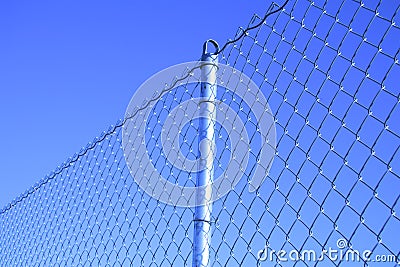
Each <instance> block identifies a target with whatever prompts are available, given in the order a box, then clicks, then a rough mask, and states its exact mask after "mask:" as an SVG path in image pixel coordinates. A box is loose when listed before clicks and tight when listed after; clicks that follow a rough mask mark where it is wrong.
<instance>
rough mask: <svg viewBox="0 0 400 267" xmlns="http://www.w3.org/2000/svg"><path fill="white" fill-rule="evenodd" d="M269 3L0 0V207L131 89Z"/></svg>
mask: <svg viewBox="0 0 400 267" xmlns="http://www.w3.org/2000/svg"><path fill="white" fill-rule="evenodd" d="M269 4H270V1H252V2H246V1H211V0H206V1H192V2H190V3H189V2H186V1H168V2H167V1H157V2H156V1H136V2H133V1H116V2H110V1H34V2H32V1H12V2H9V1H7V2H1V3H0V34H1V39H2V41H1V42H0V114H1V115H0V125H1V126H0V129H1V130H0V140H1V142H0V144H1V146H0V151H1V154H0V183H1V186H0V206H1V207H4V206H5V205H6V204H7V203H8V202H10V201H11V200H13V199H14V198H15V197H17V196H18V195H19V194H20V193H22V192H24V191H25V190H26V189H27V188H29V187H30V186H32V185H33V184H34V183H35V182H37V181H38V180H40V179H41V178H43V177H44V176H45V175H46V174H48V173H49V172H50V171H52V170H54V169H55V168H56V167H57V166H58V165H60V164H62V163H63V162H64V161H65V160H66V159H67V158H68V157H70V156H72V155H73V154H74V153H75V152H77V151H79V149H80V148H81V147H82V146H85V145H86V144H87V142H89V141H91V140H92V139H93V138H94V137H95V136H98V135H99V134H100V133H101V132H102V131H104V130H106V129H107V128H108V126H109V125H110V124H114V123H115V121H116V120H117V119H119V118H122V117H123V114H124V111H125V109H126V106H127V105H128V103H129V100H130V98H131V96H132V95H133V93H134V92H135V89H136V88H137V87H138V86H140V84H141V83H142V82H143V81H145V80H146V79H147V78H148V77H150V76H151V75H153V74H154V73H156V72H157V71H160V70H161V69H163V68H165V67H168V66H170V65H174V64H177V63H181V62H185V61H192V60H197V59H198V58H199V57H200V55H201V47H202V44H203V42H204V41H205V40H206V39H208V38H213V39H215V40H217V41H218V42H219V43H220V44H223V43H224V42H225V41H226V40H227V39H228V38H232V37H233V36H234V34H235V33H236V31H237V28H238V27H240V26H246V25H247V24H248V22H249V20H250V18H251V16H252V15H253V13H258V14H264V12H265V10H266V9H267V8H268V6H269Z"/></svg>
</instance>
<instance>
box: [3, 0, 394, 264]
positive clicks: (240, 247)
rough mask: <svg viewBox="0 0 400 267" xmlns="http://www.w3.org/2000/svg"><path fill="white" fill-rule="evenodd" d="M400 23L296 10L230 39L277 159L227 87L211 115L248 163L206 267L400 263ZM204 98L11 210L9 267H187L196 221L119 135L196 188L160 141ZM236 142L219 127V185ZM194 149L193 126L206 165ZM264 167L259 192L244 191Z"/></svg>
mask: <svg viewBox="0 0 400 267" xmlns="http://www.w3.org/2000/svg"><path fill="white" fill-rule="evenodd" d="M281 4H282V3H281ZM277 8H278V5H277V4H272V5H271V6H270V8H269V10H268V12H267V13H269V12H271V11H273V10H277ZM399 16H400V15H399V4H398V2H397V1H373V0H371V1H365V2H359V1H354V0H344V1H312V2H311V1H307V0H296V1H295V0H290V1H288V2H287V4H286V5H285V6H284V8H283V9H282V10H280V11H279V12H276V13H274V14H271V15H270V16H268V17H267V18H266V19H264V17H259V16H257V15H255V16H254V17H253V18H252V19H251V21H250V24H249V25H248V27H249V28H251V27H252V26H254V25H257V24H260V26H258V27H255V28H254V29H251V30H247V31H246V30H244V29H239V31H238V32H237V35H236V37H240V36H241V35H243V37H242V38H240V39H238V40H236V41H235V42H231V43H229V44H228V45H226V46H224V47H223V50H222V51H221V52H220V53H219V61H220V63H221V64H225V65H229V66H231V67H233V68H235V69H237V70H239V71H241V72H243V73H244V74H246V75H247V76H248V77H249V78H251V80H252V81H253V82H254V83H255V84H256V85H257V86H258V87H259V88H260V90H261V91H262V92H263V94H264V96H265V98H266V100H267V101H268V104H269V106H270V108H271V110H272V114H273V116H274V125H275V130H276V152H275V156H274V161H273V164H272V166H271V168H270V169H269V172H268V170H267V167H266V166H267V165H268V163H266V162H263V161H262V160H260V151H261V149H262V146H263V143H262V142H261V141H260V140H261V139H262V136H261V134H260V125H258V122H257V120H256V116H255V115H254V112H253V111H254V109H255V108H256V107H255V106H256V105H257V103H256V101H255V102H252V103H250V105H249V104H248V103H246V102H244V101H242V100H241V99H240V97H238V95H236V94H235V92H233V93H232V92H229V91H228V90H225V89H224V88H223V87H218V93H217V99H218V101H220V102H221V103H224V104H226V105H227V106H229V107H230V108H231V109H232V110H234V111H235V112H236V113H237V116H238V118H239V119H240V120H241V121H242V124H243V125H244V127H245V129H246V130H247V133H248V139H249V143H250V149H249V150H248V151H247V152H246V153H247V154H248V164H246V166H245V167H244V168H243V169H242V170H238V171H237V172H238V173H240V174H241V175H240V176H243V177H239V178H241V179H240V180H238V182H237V183H236V184H235V186H234V188H233V189H232V190H231V191H229V192H228V193H227V194H226V195H224V196H222V197H221V198H220V199H219V200H217V201H215V202H214V203H213V204H212V213H211V237H210V251H209V265H210V266H324V267H325V266H377V265H379V266H381V265H382V266H397V265H398V264H399V263H400V243H399V240H398V239H399V234H398V231H399V229H400V218H399V215H398V212H397V213H396V211H398V209H399V205H400V203H399V198H400V194H399V189H400V177H399V175H400V169H399V166H400V149H399V147H400V142H399V141H400V136H399V135H400V128H399V127H400V119H399V118H400V107H399V102H400V94H399V93H400V89H399V88H400V87H399V78H398V77H399V75H400V66H399V59H398V58H399V48H400V46H399V44H400V43H399V40H400V38H399V37H400V34H399V33H400V32H399V31H400V29H399V26H398V20H399ZM243 33H244V34H243ZM199 92H200V89H199V86H197V85H196V84H187V83H181V84H180V86H178V87H176V88H174V89H171V90H167V93H166V94H165V95H164V96H162V97H155V98H154V99H153V100H154V101H153V102H154V105H153V107H152V112H151V113H150V116H149V117H147V118H146V117H143V114H141V113H140V112H139V111H137V113H135V114H133V115H132V116H131V117H130V118H129V119H128V120H127V119H124V120H121V121H119V122H118V123H117V124H116V126H111V127H110V128H109V129H108V130H107V131H105V132H104V133H103V134H102V135H101V137H99V138H96V139H95V140H93V142H91V143H89V144H88V145H87V146H86V148H84V149H83V150H82V151H80V152H79V153H77V154H76V155H74V156H73V157H72V158H70V159H69V160H68V161H67V162H65V163H64V165H63V166H62V167H60V168H58V169H57V170H55V172H54V173H52V174H50V175H49V176H47V177H45V178H44V179H43V180H42V181H40V182H39V183H38V184H36V185H35V186H34V187H32V188H31V189H29V190H28V191H27V192H25V193H24V194H22V195H21V196H20V197H19V198H18V199H17V200H15V201H14V202H12V203H11V204H10V205H8V206H6V207H5V208H4V209H3V210H2V211H1V213H0V263H1V264H0V265H2V266H189V265H192V249H193V245H194V244H193V232H194V221H193V218H194V212H195V208H192V207H187V208H185V207H178V206H172V205H168V204H165V203H163V202H161V201H158V200H156V199H155V198H153V197H151V196H150V195H148V194H147V193H146V192H144V190H143V188H141V187H139V186H138V185H137V183H136V182H135V180H134V178H133V176H135V173H134V170H132V169H131V170H130V169H129V167H130V166H128V165H127V162H126V160H125V158H126V156H127V155H126V151H124V147H123V146H124V145H123V142H122V139H123V134H124V133H123V129H124V127H125V126H126V124H131V125H134V126H135V125H143V124H144V125H145V129H146V132H145V136H144V137H143V138H144V140H145V144H146V147H147V153H148V154H149V157H150V158H151V159H152V164H153V165H154V166H155V168H156V169H157V170H158V171H159V172H160V173H161V174H162V175H163V177H165V179H167V180H168V181H170V182H172V183H175V184H180V185H183V186H188V187H190V186H192V187H194V186H195V185H196V170H193V171H189V172H183V171H181V170H179V169H177V168H176V167H174V164H171V163H170V162H169V161H168V159H167V157H166V155H165V154H164V151H163V149H162V144H161V143H162V138H161V136H162V135H163V122H165V121H166V120H167V118H168V114H169V113H170V112H171V111H172V110H173V109H175V108H176V107H179V105H180V103H182V102H183V101H185V100H188V99H192V98H194V97H198V95H199ZM252 105H253V106H252ZM217 111H218V110H217ZM182 112H183V113H185V112H186V111H185V109H182ZM265 112H266V111H265ZM186 115H190V114H186ZM227 120H229V118H227ZM234 131H235V129H233V130H232V129H231V130H230V131H228V130H226V128H224V127H223V126H222V125H220V124H216V125H215V134H214V135H215V136H214V137H215V144H216V154H215V157H214V162H213V166H212V168H213V172H214V173H215V177H218V176H220V175H221V174H223V173H224V170H225V169H226V168H227V167H228V165H229V162H230V160H232V159H231V158H230V157H231V156H230V155H232V154H235V153H245V151H237V150H238V149H237V148H236V146H235V144H234V143H232V142H231V139H230V136H232V134H235V133H234ZM164 134H165V135H166V136H167V138H168V137H169V136H170V135H172V132H169V131H167V132H166V133H165V132H164ZM236 134H237V133H236ZM239 134H240V133H239ZM197 136H198V122H197V121H196V120H192V121H190V123H188V124H185V126H184V127H183V128H182V129H181V130H180V131H179V140H180V141H179V146H180V148H179V150H180V151H181V152H182V154H183V155H184V156H185V158H187V159H189V160H196V158H197V157H198V137H197ZM138 137H140V136H138V135H134V136H131V137H129V140H131V141H132V142H135V140H139V139H137V138H138ZM140 140H142V139H140ZM124 153H125V154H124ZM133 153H134V152H133ZM132 155H133V156H134V157H135V158H138V159H139V161H140V160H141V158H142V157H145V155H142V154H139V153H136V154H135V153H134V154H132ZM233 159H234V158H233ZM239 165H240V164H239ZM240 166H242V165H240ZM257 166H259V167H260V166H261V167H263V166H264V171H265V173H266V177H265V180H264V182H263V183H262V185H261V186H260V187H259V188H258V189H257V190H255V191H254V192H250V191H249V183H251V180H252V177H253V175H254V172H255V168H256V167H257ZM140 168H143V169H145V168H146V166H141V167H140ZM140 168H139V169H140ZM167 193H169V192H167ZM335 251H336V252H335Z"/></svg>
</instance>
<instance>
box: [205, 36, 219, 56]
mask: <svg viewBox="0 0 400 267" xmlns="http://www.w3.org/2000/svg"><path fill="white" fill-rule="evenodd" d="M209 43H211V44H212V45H213V46H214V48H215V52H213V53H211V52H208V44H209ZM208 53H210V54H214V55H217V54H218V53H219V45H218V43H217V42H216V41H214V40H213V39H208V40H207V41H205V42H204V44H203V55H205V54H208Z"/></svg>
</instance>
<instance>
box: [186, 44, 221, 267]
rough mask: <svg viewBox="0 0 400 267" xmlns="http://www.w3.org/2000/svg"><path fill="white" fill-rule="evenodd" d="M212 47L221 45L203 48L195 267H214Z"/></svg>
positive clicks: (214, 61)
mask: <svg viewBox="0 0 400 267" xmlns="http://www.w3.org/2000/svg"><path fill="white" fill-rule="evenodd" d="M209 43H211V44H212V45H213V46H214V48H215V49H216V52H218V44H217V43H216V42H215V41H213V40H208V41H206V42H205V43H204V46H203V55H202V63H201V64H202V65H201V75H202V81H203V82H202V84H201V92H200V99H201V100H200V104H199V105H200V118H199V166H198V167H199V169H198V174H197V181H196V187H202V189H199V190H198V191H197V194H196V205H197V206H196V208H195V214H194V238H193V265H192V266H193V267H206V266H209V265H210V245H211V211H212V203H211V194H212V192H211V183H212V182H213V179H214V167H213V162H214V157H215V137H214V130H215V120H216V109H217V106H216V104H215V100H216V95H217V84H216V73H217V68H218V55H217V53H216V52H212V53H210V52H208V51H207V45H208V44H209Z"/></svg>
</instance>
